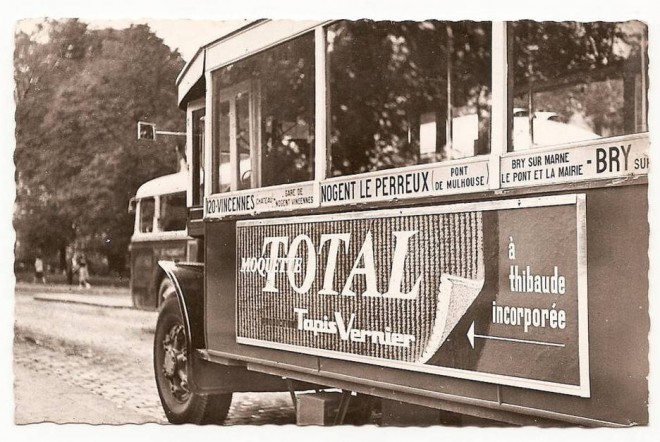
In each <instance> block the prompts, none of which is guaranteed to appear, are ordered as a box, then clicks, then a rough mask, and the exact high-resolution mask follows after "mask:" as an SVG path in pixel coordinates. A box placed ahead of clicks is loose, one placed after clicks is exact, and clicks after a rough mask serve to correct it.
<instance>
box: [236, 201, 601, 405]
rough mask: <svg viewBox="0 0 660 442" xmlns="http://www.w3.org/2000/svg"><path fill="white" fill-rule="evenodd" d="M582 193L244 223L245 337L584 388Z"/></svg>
mask: <svg viewBox="0 0 660 442" xmlns="http://www.w3.org/2000/svg"><path fill="white" fill-rule="evenodd" d="M584 199H585V197H584V195H561V196H549V197H542V198H528V199H515V200H504V201H492V202H484V203H471V204H460V205H453V206H443V207H426V208H415V209H404V210H387V211H371V212H363V213H350V214H334V215H327V216H326V215H320V216H308V217H298V218H295V219H288V218H280V219H265V220H249V221H238V222H237V226H236V229H237V241H238V243H237V245H238V248H237V249H238V250H239V251H240V252H239V255H238V258H237V263H236V265H237V269H236V271H237V275H238V276H237V278H238V286H237V330H236V333H237V341H238V342H239V343H242V344H249V345H256V346H262V347H269V348H277V349H283V350H291V351H296V352H302V353H308V354H312V355H318V356H325V357H331V358H341V359H345V360H353V361H359V362H365V363H369V364H376V365H382V366H388V367H396V368H402V369H407V370H413V371H420V372H427V373H435V374H440V375H445V376H453V377H458V378H464V379H472V380H477V381H483V382H490V383H499V384H503V385H513V386H518V387H523V388H531V389H537V390H544V391H552V392H557V393H564V394H570V395H576V396H582V397H588V396H589V394H590V391H589V359H588V348H587V346H588V339H587V294H586V233H585V232H586V230H585V209H584V204H585V203H584Z"/></svg>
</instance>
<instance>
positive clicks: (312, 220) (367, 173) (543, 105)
mask: <svg viewBox="0 0 660 442" xmlns="http://www.w3.org/2000/svg"><path fill="white" fill-rule="evenodd" d="M647 65H648V63H647V27H646V25H645V24H644V23H642V22H639V21H626V22H617V23H615V22H610V23H606V22H593V23H577V22H534V21H518V22H475V21H469V22H467V21H466V22H446V21H436V20H429V21H424V22H389V21H388V22H377V21H369V20H359V21H346V20H336V21H334V20H333V21H282V20H279V21H278V20H260V21H255V22H252V23H250V24H249V25H247V26H245V27H243V28H241V29H239V30H236V31H234V32H232V33H230V34H228V35H224V36H222V37H220V38H219V39H218V40H216V41H213V42H211V43H209V44H207V45H205V46H203V47H201V48H200V49H199V50H198V51H197V53H196V55H195V56H194V58H193V59H192V60H191V61H190V62H189V63H188V64H187V65H186V66H185V68H184V69H183V71H182V72H181V74H180V76H179V78H178V80H177V87H178V93H179V103H180V107H181V108H182V109H185V110H186V112H187V116H188V118H187V125H188V127H187V134H188V142H187V149H188V153H187V155H188V158H190V159H191V160H192V161H191V164H190V174H189V178H188V185H187V203H188V209H187V231H188V234H189V235H190V236H191V237H193V238H195V239H196V240H198V241H199V253H198V256H197V259H191V260H190V262H181V261H180V262H172V261H167V260H163V261H161V262H160V266H161V267H162V268H163V270H164V271H165V272H166V273H167V276H168V277H169V278H170V281H171V283H172V285H173V287H174V290H173V293H172V295H171V296H169V297H166V298H165V299H164V301H163V303H162V305H161V309H160V314H159V319H158V324H157V328H156V335H155V345H154V364H155V376H156V381H157V387H158V391H159V394H160V397H161V400H162V404H163V407H164V410H165V412H166V414H167V417H168V419H169V420H170V421H171V422H176V423H182V422H196V423H204V422H222V420H223V419H224V418H225V416H226V415H227V410H228V408H229V404H230V401H231V398H232V393H234V392H241V391H287V390H288V391H289V392H291V395H292V399H293V400H294V401H295V403H296V404H297V410H298V420H299V423H310V422H311V423H314V422H315V421H314V420H313V418H312V417H310V416H311V415H312V414H313V413H312V412H311V411H310V410H313V409H315V408H314V407H317V408H318V407H320V408H321V409H322V410H321V411H322V413H321V414H322V415H324V416H327V414H328V413H330V415H331V418H330V419H329V421H331V422H332V423H341V422H344V418H345V416H346V414H347V411H348V410H350V409H351V407H352V404H353V402H357V403H360V401H359V400H357V399H355V398H356V397H357V398H360V397H362V398H366V399H368V400H364V401H362V402H361V403H363V404H369V403H371V404H373V403H378V404H380V408H381V416H382V417H381V419H382V423H383V424H388V423H393V422H394V423H396V422H398V423H406V422H411V420H410V419H411V418H412V417H415V418H419V416H422V415H423V416H428V419H429V423H431V422H444V421H446V420H448V419H450V417H451V419H454V418H456V419H458V420H459V421H460V422H464V423H466V422H469V419H473V418H475V417H476V418H479V419H485V420H486V422H493V423H495V422H505V423H508V424H536V425H579V426H633V425H645V424H647V423H648V383H647V376H648V373H649V365H648V351H649V343H648V332H649V329H650V319H649V314H648V276H647V275H648V271H649V260H648V256H647V250H648V243H649V225H648V222H647V213H648V203H647V189H648V181H647V176H648V170H649V132H648V125H647V89H648V87H647V84H648V73H647ZM200 134H201V135H203V136H201V135H200ZM189 256H191V255H190V254H189ZM326 388H330V389H339V390H340V391H341V392H342V393H336V394H335V395H334V396H333V395H332V394H329V393H327V394H325V396H323V395H322V394H323V393H318V392H313V393H309V394H301V393H300V392H301V391H307V390H320V391H323V390H324V389H326ZM335 391H336V390H335ZM353 393H355V394H357V396H355V395H354V394H353ZM315 395H316V396H315ZM314 398H316V399H319V400H316V401H315V400H313V399H314ZM333 401H335V402H333ZM314 403H316V404H321V405H318V406H316V405H313V404H314ZM335 405H336V410H335V409H334V408H332V407H334V406H335ZM323 407H325V408H323ZM328 410H329V411H328ZM422 410H423V411H422ZM324 413H325V414H324ZM333 413H334V414H333ZM323 422H325V421H323Z"/></svg>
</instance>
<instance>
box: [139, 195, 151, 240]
mask: <svg viewBox="0 0 660 442" xmlns="http://www.w3.org/2000/svg"><path fill="white" fill-rule="evenodd" d="M154 209H155V203H154V199H153V198H145V199H143V200H140V232H142V233H149V232H152V231H153V229H154Z"/></svg>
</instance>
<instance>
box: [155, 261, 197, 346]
mask: <svg viewBox="0 0 660 442" xmlns="http://www.w3.org/2000/svg"><path fill="white" fill-rule="evenodd" d="M158 265H159V266H160V267H161V268H162V269H163V270H164V271H165V274H166V275H167V277H168V278H169V279H170V280H171V281H172V284H173V285H174V289H175V292H176V297H177V300H178V301H179V308H180V309H181V315H182V316H183V324H184V327H185V330H186V336H188V337H189V343H188V344H189V346H190V347H189V350H190V351H191V352H192V351H194V350H195V349H198V348H204V347H205V344H206V343H205V340H204V264H202V263H186V262H173V261H158Z"/></svg>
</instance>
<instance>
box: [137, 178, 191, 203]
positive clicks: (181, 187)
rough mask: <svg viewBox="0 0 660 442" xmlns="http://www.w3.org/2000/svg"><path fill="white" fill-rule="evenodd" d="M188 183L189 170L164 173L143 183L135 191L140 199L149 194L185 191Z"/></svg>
mask: <svg viewBox="0 0 660 442" xmlns="http://www.w3.org/2000/svg"><path fill="white" fill-rule="evenodd" d="M187 185H188V172H177V173H173V174H171V175H163V176H160V177H158V178H154V179H153V180H151V181H147V182H146V183H144V184H143V185H141V186H140V187H139V188H138V190H137V192H135V198H138V199H139V198H146V197H149V196H156V195H167V194H170V193H177V192H185V191H186V188H187Z"/></svg>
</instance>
